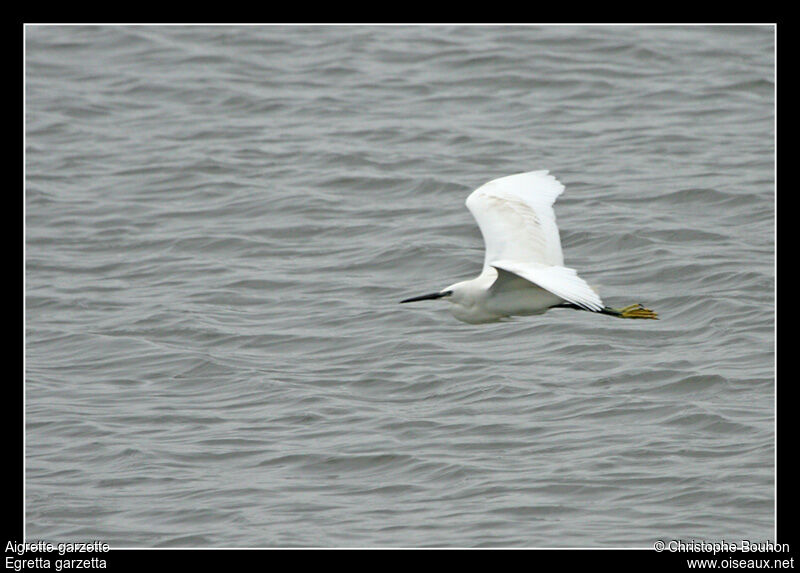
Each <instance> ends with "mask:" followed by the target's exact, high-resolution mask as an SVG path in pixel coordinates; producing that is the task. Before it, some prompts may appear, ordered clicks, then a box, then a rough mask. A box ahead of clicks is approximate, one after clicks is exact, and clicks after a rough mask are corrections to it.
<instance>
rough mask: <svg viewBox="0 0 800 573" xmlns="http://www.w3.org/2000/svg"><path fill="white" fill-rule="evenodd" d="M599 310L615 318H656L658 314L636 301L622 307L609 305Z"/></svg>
mask: <svg viewBox="0 0 800 573" xmlns="http://www.w3.org/2000/svg"><path fill="white" fill-rule="evenodd" d="M600 312H602V313H603V314H607V315H609V316H615V317H617V318H651V319H653V320H658V314H656V313H655V312H653V311H652V310H650V309H649V308H645V307H643V306H642V305H641V304H638V303H637V304H632V305H630V306H626V307H624V308H611V307H610V306H606V307H604V308H603V310H601V311H600Z"/></svg>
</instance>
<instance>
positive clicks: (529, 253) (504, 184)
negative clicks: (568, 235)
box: [400, 171, 658, 324]
mask: <svg viewBox="0 0 800 573" xmlns="http://www.w3.org/2000/svg"><path fill="white" fill-rule="evenodd" d="M563 191H564V185H562V184H561V183H560V182H559V181H558V180H557V179H556V178H555V177H553V176H552V175H548V171H531V172H528V173H518V174H516V175H509V176H507V177H500V178H499V179H494V180H492V181H489V182H488V183H486V184H485V185H483V186H481V187H479V188H478V189H476V190H475V191H473V192H472V193H471V194H470V196H469V197H467V208H468V209H469V210H470V212H471V213H472V215H473V217H475V220H476V221H477V222H478V226H479V227H480V229H481V234H482V235H483V241H484V243H485V244H486V256H485V257H484V261H483V272H481V274H480V275H479V276H478V277H477V278H474V279H472V280H469V281H462V282H458V283H455V284H452V285H450V286H449V287H447V288H445V289H442V290H440V291H438V292H434V293H431V294H424V295H422V296H415V297H411V298H407V299H405V300H402V301H400V302H402V303H405V302H415V301H418V300H428V299H443V300H446V301H447V302H449V303H450V312H451V313H452V314H453V316H455V317H456V318H457V319H458V320H461V321H463V322H469V323H472V324H478V323H483V322H496V321H500V320H505V319H508V318H510V317H511V316H527V315H534V314H542V313H544V312H546V311H547V310H549V309H551V308H572V309H576V310H587V311H591V312H596V313H601V314H606V315H609V316H614V317H617V318H651V319H657V318H658V315H657V314H656V313H655V312H653V311H652V310H649V309H647V308H645V307H643V306H642V305H641V304H632V305H630V306H626V307H624V308H610V307H608V306H605V305H604V304H603V301H602V300H601V299H600V296H599V295H598V294H597V293H596V292H595V290H594V289H593V288H592V287H590V286H589V285H588V284H587V283H586V281H584V280H583V279H582V278H580V277H579V276H578V274H577V273H576V272H575V270H574V269H571V268H568V267H565V266H564V256H563V254H562V253H561V239H560V238H559V236H558V227H557V226H556V216H555V213H554V212H553V203H554V202H555V200H556V198H557V197H558V196H559V195H561V193H562V192H563Z"/></svg>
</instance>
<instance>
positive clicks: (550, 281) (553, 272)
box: [492, 261, 604, 312]
mask: <svg viewBox="0 0 800 573" xmlns="http://www.w3.org/2000/svg"><path fill="white" fill-rule="evenodd" d="M492 266H493V267H494V268H496V269H498V271H505V272H506V273H512V274H514V275H516V276H518V277H522V278H523V279H525V280H527V281H530V282H532V283H534V284H536V285H538V286H540V287H542V288H543V289H545V290H547V291H550V292H551V293H553V294H554V295H556V296H558V297H561V298H563V299H564V300H565V301H567V302H571V303H572V304H577V305H578V306H580V307H581V308H585V309H586V310H592V311H595V312H597V311H600V310H603V306H604V305H603V301H602V299H601V298H600V295H598V294H597V293H596V292H595V291H594V289H592V287H590V286H589V284H588V283H587V282H586V281H585V280H583V279H582V278H581V277H579V276H578V273H577V272H575V269H570V268H567V267H555V266H549V265H541V264H537V263H520V262H517V261H496V262H494V263H492ZM499 275H500V276H501V275H502V273H499ZM500 276H499V277H498V279H499V278H500Z"/></svg>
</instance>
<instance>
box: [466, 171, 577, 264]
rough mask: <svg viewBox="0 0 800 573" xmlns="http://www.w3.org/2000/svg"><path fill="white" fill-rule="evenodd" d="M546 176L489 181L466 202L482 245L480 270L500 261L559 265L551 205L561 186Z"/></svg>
mask: <svg viewBox="0 0 800 573" xmlns="http://www.w3.org/2000/svg"><path fill="white" fill-rule="evenodd" d="M548 173H549V172H548V171H530V172H528V173H518V174H516V175H509V176H507V177H501V178H499V179H494V180H492V181H489V182H488V183H486V184H485V185H482V186H481V187H479V188H478V189H476V190H475V191H473V192H472V193H471V194H470V196H469V197H467V208H468V209H469V210H470V212H471V213H472V216H473V217H475V220H476V221H477V222H478V226H479V227H480V229H481V234H482V235H483V241H484V243H485V244H486V256H485V258H484V269H485V268H486V267H487V266H490V265H491V263H492V261H496V260H500V259H506V260H513V261H523V262H534V263H541V264H546V265H555V266H563V264H564V257H563V254H562V252H561V239H560V238H559V235H558V227H557V226H556V215H555V212H554V211H553V203H554V202H555V200H556V198H557V197H558V196H559V195H561V193H562V192H563V191H564V185H562V184H561V183H560V182H559V181H558V180H557V179H556V178H555V177H553V176H552V175H548Z"/></svg>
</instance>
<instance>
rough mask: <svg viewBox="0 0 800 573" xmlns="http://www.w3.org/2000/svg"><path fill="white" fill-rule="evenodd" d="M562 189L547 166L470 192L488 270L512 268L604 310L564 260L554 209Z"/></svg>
mask: <svg viewBox="0 0 800 573" xmlns="http://www.w3.org/2000/svg"><path fill="white" fill-rule="evenodd" d="M563 191H564V186H563V185H562V184H561V183H559V181H558V180H557V179H556V178H555V177H553V176H552V175H548V172H547V171H531V172H529V173H519V174H517V175H509V176H508V177H501V178H500V179H494V180H493V181H489V182H488V183H486V184H485V185H483V186H481V187H479V188H478V189H476V190H475V191H473V192H472V194H470V196H469V197H467V208H468V209H469V210H470V212H471V213H472V215H473V216H474V217H475V220H476V221H477V222H478V226H479V227H480V229H481V234H482V235H483V240H484V243H486V256H485V258H484V262H483V267H484V271H485V270H486V268H487V267H490V266H491V267H494V268H496V269H498V270H500V271H505V272H508V273H513V274H514V275H517V276H519V277H521V278H523V279H525V280H527V281H529V282H532V283H534V284H536V285H538V286H540V287H542V288H543V289H545V290H548V291H550V292H552V293H553V294H555V295H556V296H559V297H561V298H562V299H564V300H566V301H568V302H571V303H573V304H577V305H578V306H581V307H583V308H586V309H588V310H594V311H598V310H602V308H603V301H602V300H601V299H600V297H599V296H598V294H597V293H596V292H595V291H594V290H593V289H592V288H591V287H590V286H589V285H588V284H587V283H586V281H584V280H583V279H582V278H580V277H579V276H578V274H577V273H576V272H575V270H573V269H570V268H567V267H565V266H564V256H563V254H562V252H561V239H560V238H559V236H558V227H557V226H556V215H555V213H554V212H553V203H554V202H555V200H556V198H557V197H558V196H559V195H561V193H562V192H563ZM500 278H502V273H500V275H499V278H498V280H500ZM498 286H500V285H498Z"/></svg>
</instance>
